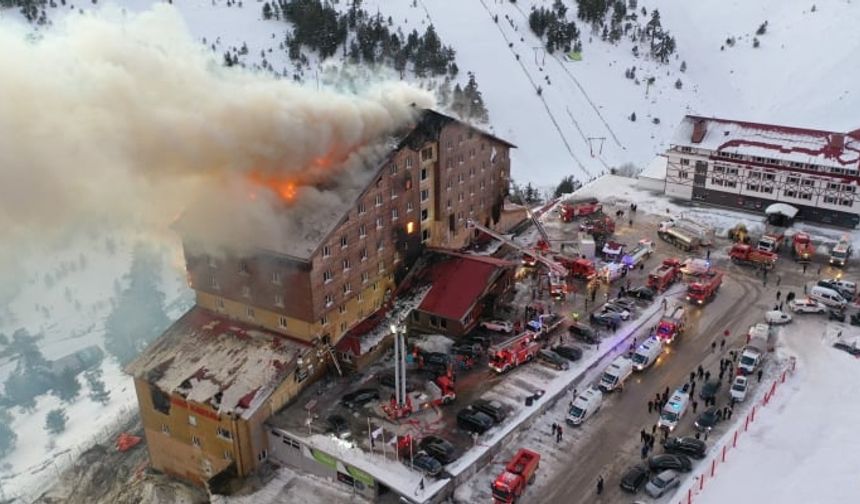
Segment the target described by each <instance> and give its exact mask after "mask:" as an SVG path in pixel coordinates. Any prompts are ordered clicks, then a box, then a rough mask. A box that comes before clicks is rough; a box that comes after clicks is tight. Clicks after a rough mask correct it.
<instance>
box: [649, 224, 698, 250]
mask: <svg viewBox="0 0 860 504" xmlns="http://www.w3.org/2000/svg"><path fill="white" fill-rule="evenodd" d="M657 236H659V237H660V239H661V240H663V241H666V242H669V243H671V244H672V245H674V246H676V247H678V248H679V249H682V250H686V251H687V252H689V251H691V250H693V249H695V248H698V247H699V245H700V242H699V238H698V237H697V236H696V235H694V234H693V233H690V232H688V231H686V230H685V229H682V228H679V227H672V226H667V227H661V228H660V229H659V230H658V231H657Z"/></svg>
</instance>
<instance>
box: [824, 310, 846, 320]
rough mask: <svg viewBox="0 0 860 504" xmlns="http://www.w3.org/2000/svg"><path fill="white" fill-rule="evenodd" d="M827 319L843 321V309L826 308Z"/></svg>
mask: <svg viewBox="0 0 860 504" xmlns="http://www.w3.org/2000/svg"><path fill="white" fill-rule="evenodd" d="M827 319H828V320H835V321H837V322H845V310H840V309H838V308H830V309H829V310H827Z"/></svg>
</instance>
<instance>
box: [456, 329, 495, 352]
mask: <svg viewBox="0 0 860 504" xmlns="http://www.w3.org/2000/svg"><path fill="white" fill-rule="evenodd" d="M463 343H467V344H470V345H480V346H481V347H482V348H487V347H489V346H490V345H492V344H493V338H491V337H490V336H488V335H483V334H474V333H473V334H470V335H469V336H467V337H466V338H465V339H464V340H463Z"/></svg>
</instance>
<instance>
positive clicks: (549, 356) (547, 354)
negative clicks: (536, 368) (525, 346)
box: [538, 348, 570, 371]
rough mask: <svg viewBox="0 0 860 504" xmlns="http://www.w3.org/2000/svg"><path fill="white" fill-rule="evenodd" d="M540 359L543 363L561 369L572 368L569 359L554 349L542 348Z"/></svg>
mask: <svg viewBox="0 0 860 504" xmlns="http://www.w3.org/2000/svg"><path fill="white" fill-rule="evenodd" d="M538 359H539V360H540V361H541V362H542V363H543V364H545V365H547V366H549V367H551V368H553V369H557V370H559V371H564V370H566V369H570V364H568V362H567V360H566V359H565V358H564V357H562V356H561V355H559V354H557V353H555V352H553V351H552V350H547V349H545V348H544V349H542V350H541V351H539V352H538Z"/></svg>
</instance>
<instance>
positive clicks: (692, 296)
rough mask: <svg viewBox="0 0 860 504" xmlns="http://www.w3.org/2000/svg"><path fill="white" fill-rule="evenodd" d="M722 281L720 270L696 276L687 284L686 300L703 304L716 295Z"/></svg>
mask: <svg viewBox="0 0 860 504" xmlns="http://www.w3.org/2000/svg"><path fill="white" fill-rule="evenodd" d="M722 283H723V273H722V272H721V271H711V272H710V273H708V274H707V275H702V276H700V277H698V279H697V280H696V281H695V282H693V283H691V284H690V285H688V286H687V301H689V302H691V303H695V304H698V305H703V304H705V303H706V302H707V301H710V300H711V299H712V298H713V297H714V296H716V295H717V291H718V290H719V289H720V285H722Z"/></svg>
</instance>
